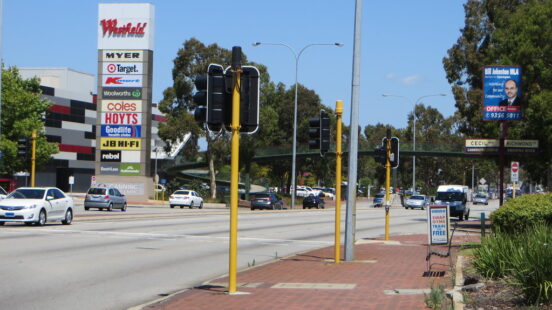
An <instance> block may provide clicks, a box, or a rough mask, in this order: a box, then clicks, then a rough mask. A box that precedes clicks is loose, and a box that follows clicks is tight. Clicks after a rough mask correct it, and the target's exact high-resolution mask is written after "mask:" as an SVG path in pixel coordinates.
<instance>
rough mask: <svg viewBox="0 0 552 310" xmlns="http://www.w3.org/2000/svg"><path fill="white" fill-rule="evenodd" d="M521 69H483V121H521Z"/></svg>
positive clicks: (506, 67)
mask: <svg viewBox="0 0 552 310" xmlns="http://www.w3.org/2000/svg"><path fill="white" fill-rule="evenodd" d="M522 106H523V103H522V96H521V67H520V66H484V67H483V120H484V121H497V120H499V121H502V120H515V121H519V120H521V116H522V114H521V112H522Z"/></svg>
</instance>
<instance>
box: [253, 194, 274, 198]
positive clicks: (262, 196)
mask: <svg viewBox="0 0 552 310" xmlns="http://www.w3.org/2000/svg"><path fill="white" fill-rule="evenodd" d="M252 196H253V197H252V198H255V199H256V198H269V197H270V195H269V194H255V195H252Z"/></svg>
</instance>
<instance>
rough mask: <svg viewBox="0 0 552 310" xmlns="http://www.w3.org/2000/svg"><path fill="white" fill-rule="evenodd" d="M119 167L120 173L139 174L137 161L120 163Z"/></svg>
mask: <svg viewBox="0 0 552 310" xmlns="http://www.w3.org/2000/svg"><path fill="white" fill-rule="evenodd" d="M119 169H120V170H119V174H120V175H140V164H137V163H121V166H120V168H119Z"/></svg>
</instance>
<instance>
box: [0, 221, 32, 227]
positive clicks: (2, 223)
mask: <svg viewBox="0 0 552 310" xmlns="http://www.w3.org/2000/svg"><path fill="white" fill-rule="evenodd" d="M27 223H28V222H25V224H27ZM0 226H4V222H0Z"/></svg>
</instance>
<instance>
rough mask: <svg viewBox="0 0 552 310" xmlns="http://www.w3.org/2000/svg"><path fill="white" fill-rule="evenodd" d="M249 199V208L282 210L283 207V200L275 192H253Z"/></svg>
mask: <svg viewBox="0 0 552 310" xmlns="http://www.w3.org/2000/svg"><path fill="white" fill-rule="evenodd" d="M252 196H253V197H251V198H250V199H249V201H250V202H251V210H255V209H259V210H261V209H269V210H282V209H284V201H283V200H282V198H280V196H278V195H276V194H275V193H255V194H252Z"/></svg>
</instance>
